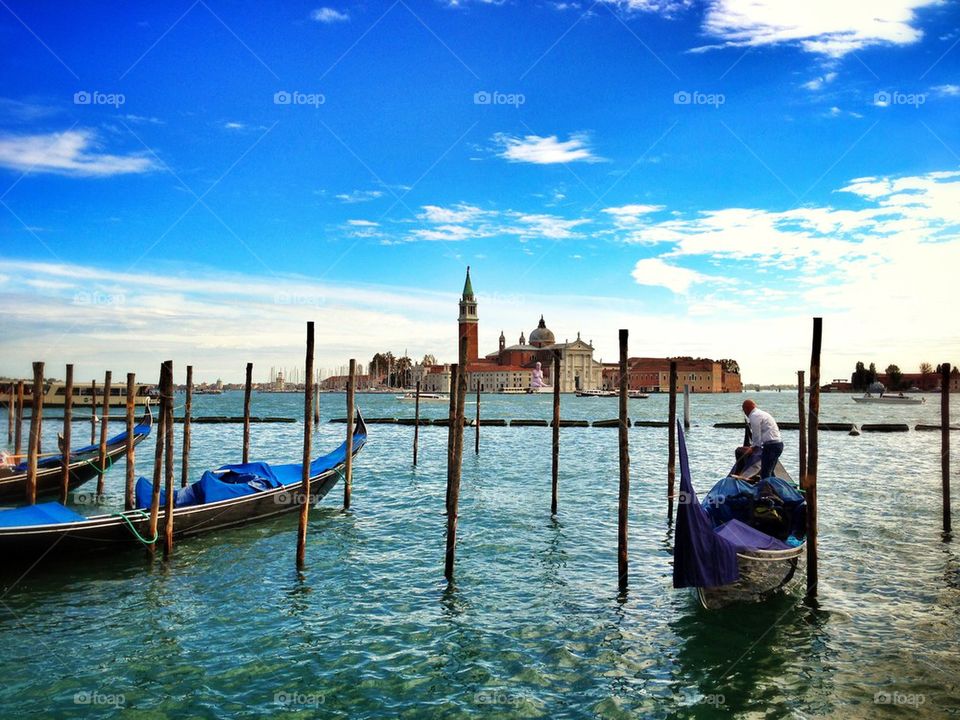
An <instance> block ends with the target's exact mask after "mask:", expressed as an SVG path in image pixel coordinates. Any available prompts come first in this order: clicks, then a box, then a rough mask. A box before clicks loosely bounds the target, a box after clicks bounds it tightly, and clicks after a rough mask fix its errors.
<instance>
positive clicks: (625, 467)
mask: <svg viewBox="0 0 960 720" xmlns="http://www.w3.org/2000/svg"><path fill="white" fill-rule="evenodd" d="M628 383H629V377H628V375H627V331H626V330H620V422H619V424H618V426H617V427H618V428H619V431H618V433H617V434H618V441H619V445H620V498H619V501H618V505H617V580H618V582H617V584H618V587H619V588H620V592H621V593H623V592H626V591H627V584H628V563H627V518H628V513H629V508H630V448H629V442H630V439H629V436H628V435H627V387H628Z"/></svg>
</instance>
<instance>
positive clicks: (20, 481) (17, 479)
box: [0, 408, 153, 505]
mask: <svg viewBox="0 0 960 720" xmlns="http://www.w3.org/2000/svg"><path fill="white" fill-rule="evenodd" d="M152 426H153V415H152V414H151V413H150V409H149V408H148V409H147V411H146V412H145V413H144V414H143V418H141V420H140V422H139V423H138V424H137V425H136V426H135V427H134V428H133V444H134V445H137V444H139V443H140V442H142V441H143V440H144V438H146V437H147V436H148V435H149V434H150V428H151V427H152ZM126 450H127V432H126V430H124V431H123V432H121V433H118V434H117V435H114V436H113V437H112V438H109V439H107V461H106V463H104V465H105V469H107V470H109V469H110V466H111V465H112V464H113V463H114V461H115V460H117V458H119V457H121V456H122V455H123V454H124V453H125V452H126ZM99 463H100V445H99V444H95V445H85V446H84V447H81V448H77V449H76V450H73V451H71V452H70V480H69V489H70V490H74V489H76V488H78V487H80V486H81V485H83V484H84V483H85V482H87V481H89V480H92V479H93V478H95V477H97V475H99V474H100V464H99ZM62 478H63V455H52V456H49V457H42V458H40V459H39V460H37V496H38V497H42V496H44V495H54V494H56V493H58V492H60V488H61V481H62ZM26 494H27V462H26V460H24V461H23V462H21V463H19V464H17V465H4V466H0V505H4V504H10V503H22V502H24V500H25V499H26Z"/></svg>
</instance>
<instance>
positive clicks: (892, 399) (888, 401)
mask: <svg viewBox="0 0 960 720" xmlns="http://www.w3.org/2000/svg"><path fill="white" fill-rule="evenodd" d="M853 401H854V402H857V403H872V404H877V405H922V404H923V403H925V402H926V401H927V399H926V398H923V397H907V396H906V395H904V394H903V393H899V394H897V395H886V394H881V395H872V394H870V393H865V394H864V395H863V396H862V397H855V398H854V399H853Z"/></svg>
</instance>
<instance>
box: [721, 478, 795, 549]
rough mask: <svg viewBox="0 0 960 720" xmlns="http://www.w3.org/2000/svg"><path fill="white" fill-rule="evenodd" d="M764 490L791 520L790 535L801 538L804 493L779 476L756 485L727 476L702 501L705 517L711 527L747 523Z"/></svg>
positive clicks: (765, 479)
mask: <svg viewBox="0 0 960 720" xmlns="http://www.w3.org/2000/svg"><path fill="white" fill-rule="evenodd" d="M767 488H770V489H771V490H773V492H774V493H776V494H777V495H778V496H779V497H780V499H781V500H783V506H784V509H785V510H786V511H787V514H788V516H789V518H790V527H789V530H790V533H791V534H792V535H795V536H797V537H803V535H804V534H805V529H806V507H805V505H804V503H805V502H806V501H805V499H804V497H803V494H802V493H801V492H800V491H799V490H797V488H795V487H794V486H793V484H792V483H790V482H788V481H787V480H784V479H783V478H778V477H768V478H764V479H763V480H760V481H759V482H757V483H749V482H746V481H745V480H740V479H739V478H734V477H726V478H724V479H723V480H721V481H720V482H718V483H717V484H716V485H714V486H713V487H712V488H711V489H710V492H708V493H707V496H706V497H705V498H704V499H703V503H704V505H706V508H707V514H709V515H710V518H711V519H712V520H713V523H714V525H717V526H719V525H722V524H724V523H726V522H729V521H731V520H734V519H738V520H747V519H749V517H750V513H751V512H752V510H753V507H754V504H755V503H756V501H757V498H760V497H763V495H764V494H765V492H766V491H767Z"/></svg>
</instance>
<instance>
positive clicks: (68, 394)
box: [60, 365, 73, 505]
mask: <svg viewBox="0 0 960 720" xmlns="http://www.w3.org/2000/svg"><path fill="white" fill-rule="evenodd" d="M63 392H64V396H63V447H62V448H60V456H61V458H62V461H61V464H60V504H61V505H66V504H67V493H68V492H70V439H71V438H70V436H71V433H72V430H73V365H67V377H66V382H65V387H64V388H63Z"/></svg>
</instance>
